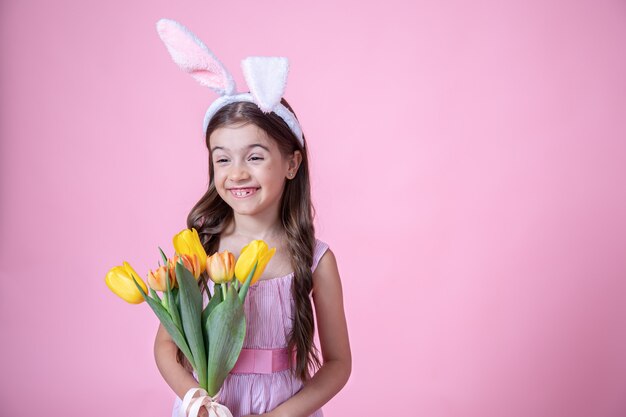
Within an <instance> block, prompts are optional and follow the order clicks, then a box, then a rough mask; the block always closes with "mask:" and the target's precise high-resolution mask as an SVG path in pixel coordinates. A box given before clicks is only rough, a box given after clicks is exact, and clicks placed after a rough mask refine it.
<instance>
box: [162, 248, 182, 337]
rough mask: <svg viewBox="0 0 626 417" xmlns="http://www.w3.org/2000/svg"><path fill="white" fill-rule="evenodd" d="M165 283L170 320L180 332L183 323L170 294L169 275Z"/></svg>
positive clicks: (172, 295)
mask: <svg viewBox="0 0 626 417" xmlns="http://www.w3.org/2000/svg"><path fill="white" fill-rule="evenodd" d="M159 249H160V248H159ZM166 281H167V282H166V284H165V286H166V288H165V297H166V298H167V305H168V310H169V312H170V314H171V315H172V320H174V324H175V325H176V327H178V328H179V329H180V330H181V331H182V330H183V323H182V321H181V318H180V312H179V310H178V308H179V307H178V304H177V303H176V301H175V300H174V294H172V287H171V285H170V277H169V275H168V277H167V280H166Z"/></svg>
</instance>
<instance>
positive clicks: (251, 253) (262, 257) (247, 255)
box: [235, 240, 276, 285]
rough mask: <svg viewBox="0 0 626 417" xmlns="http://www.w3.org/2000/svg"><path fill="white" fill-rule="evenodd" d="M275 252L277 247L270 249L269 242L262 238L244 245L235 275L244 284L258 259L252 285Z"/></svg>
mask: <svg viewBox="0 0 626 417" xmlns="http://www.w3.org/2000/svg"><path fill="white" fill-rule="evenodd" d="M275 252H276V248H272V249H268V247H267V243H265V242H264V241H262V240H253V241H252V242H250V243H248V244H247V245H246V246H244V247H243V249H241V253H240V254H239V259H237V264H236V265H235V276H236V277H237V279H238V280H239V282H241V283H242V284H243V283H244V282H246V278H248V275H249V274H250V272H251V271H252V268H253V267H254V264H255V263H256V262H257V261H258V265H257V267H256V270H255V271H254V276H253V277H252V281H251V282H250V285H252V284H254V283H255V282H257V280H258V279H259V277H260V276H261V275H262V274H263V271H264V270H265V266H266V265H267V263H268V262H269V261H270V259H272V256H274V253H275Z"/></svg>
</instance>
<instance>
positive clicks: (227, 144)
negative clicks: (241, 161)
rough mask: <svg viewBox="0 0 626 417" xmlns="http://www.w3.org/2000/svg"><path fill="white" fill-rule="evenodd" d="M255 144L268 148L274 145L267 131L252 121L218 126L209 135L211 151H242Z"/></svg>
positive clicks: (272, 147)
mask: <svg viewBox="0 0 626 417" xmlns="http://www.w3.org/2000/svg"><path fill="white" fill-rule="evenodd" d="M256 144H259V145H261V146H262V147H265V148H268V149H270V150H271V149H274V148H275V147H276V144H275V143H274V141H273V140H271V139H270V138H269V137H268V136H267V133H265V131H264V130H263V129H261V128H259V127H258V126H256V125H254V124H252V123H248V124H246V125H236V126H224V127H220V128H218V129H215V131H213V133H211V136H210V137H209V145H210V147H211V152H214V151H216V150H220V149H221V150H225V151H232V152H237V151H242V152H243V151H247V150H248V149H249V148H250V147H252V146H253V145H256Z"/></svg>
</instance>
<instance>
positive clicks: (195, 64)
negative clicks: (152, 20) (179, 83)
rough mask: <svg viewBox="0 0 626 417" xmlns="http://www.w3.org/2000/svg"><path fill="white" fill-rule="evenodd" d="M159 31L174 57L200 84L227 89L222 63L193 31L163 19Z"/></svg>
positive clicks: (217, 88)
mask: <svg viewBox="0 0 626 417" xmlns="http://www.w3.org/2000/svg"><path fill="white" fill-rule="evenodd" d="M158 31H159V35H160V37H161V39H162V40H163V42H164V43H165V46H166V47H167V50H168V51H169V53H170V55H171V56H172V59H173V60H174V62H175V63H176V64H178V66H179V67H180V68H182V69H183V70H184V71H185V72H188V73H189V74H191V75H192V76H193V77H194V78H195V79H196V80H197V81H198V82H200V84H202V85H205V86H207V87H210V88H213V89H216V90H222V91H224V90H226V87H227V75H226V70H225V69H224V67H223V66H222V64H221V63H220V62H219V61H217V59H216V58H215V56H214V55H213V54H212V53H211V51H209V49H208V48H207V47H206V46H205V45H204V44H203V43H202V41H200V39H198V38H197V37H196V36H195V35H194V34H193V33H191V32H189V31H188V30H185V28H184V27H183V26H182V25H179V24H176V23H175V22H173V21H168V20H163V21H160V22H159V24H158Z"/></svg>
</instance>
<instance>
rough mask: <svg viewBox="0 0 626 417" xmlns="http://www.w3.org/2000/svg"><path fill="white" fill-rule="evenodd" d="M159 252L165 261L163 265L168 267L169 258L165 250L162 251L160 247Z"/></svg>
mask: <svg viewBox="0 0 626 417" xmlns="http://www.w3.org/2000/svg"><path fill="white" fill-rule="evenodd" d="M159 252H161V259H162V260H163V265H165V266H167V256H165V252H163V249H161V247H160V246H159Z"/></svg>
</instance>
